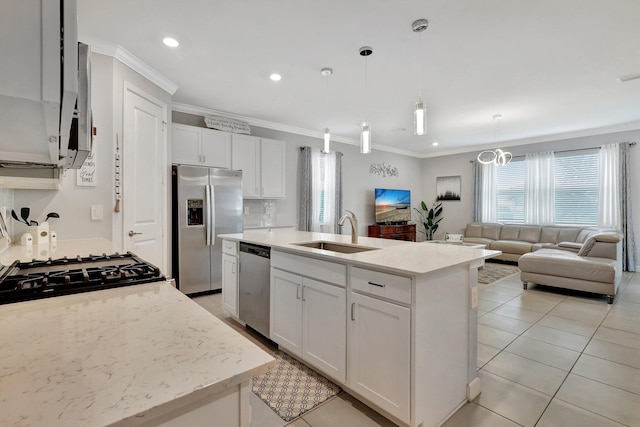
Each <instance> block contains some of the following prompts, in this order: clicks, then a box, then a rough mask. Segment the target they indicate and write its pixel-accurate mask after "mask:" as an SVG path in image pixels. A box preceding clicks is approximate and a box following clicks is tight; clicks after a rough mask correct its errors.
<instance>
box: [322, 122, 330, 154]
mask: <svg viewBox="0 0 640 427" xmlns="http://www.w3.org/2000/svg"><path fill="white" fill-rule="evenodd" d="M322 151H323V152H324V153H329V152H331V133H330V132H329V128H324V150H322Z"/></svg>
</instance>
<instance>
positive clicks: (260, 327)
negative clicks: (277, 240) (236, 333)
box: [238, 242, 271, 338]
mask: <svg viewBox="0 0 640 427" xmlns="http://www.w3.org/2000/svg"><path fill="white" fill-rule="evenodd" d="M239 261H240V275H239V280H238V282H239V284H238V293H239V300H238V309H239V317H240V320H242V321H243V322H244V323H246V324H247V325H249V326H251V327H252V328H253V329H255V330H256V331H258V332H260V333H261V334H262V335H264V336H265V337H267V338H268V337H269V307H270V298H269V293H270V290H271V285H270V283H271V248H270V247H267V246H259V245H253V244H250V243H244V242H240V259H239Z"/></svg>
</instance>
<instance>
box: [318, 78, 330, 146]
mask: <svg viewBox="0 0 640 427" xmlns="http://www.w3.org/2000/svg"><path fill="white" fill-rule="evenodd" d="M320 74H322V76H323V77H326V80H327V84H326V86H325V110H326V112H327V115H329V77H331V75H332V74H333V69H332V68H329V67H324V68H322V69H321V70H320ZM322 152H323V153H330V152H331V131H330V130H329V126H325V128H324V149H323V150H322Z"/></svg>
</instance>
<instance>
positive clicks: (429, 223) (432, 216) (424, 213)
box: [413, 202, 442, 240]
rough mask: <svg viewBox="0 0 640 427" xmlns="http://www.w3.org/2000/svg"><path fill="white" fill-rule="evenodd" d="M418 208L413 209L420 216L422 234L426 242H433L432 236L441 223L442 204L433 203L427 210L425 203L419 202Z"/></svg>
mask: <svg viewBox="0 0 640 427" xmlns="http://www.w3.org/2000/svg"><path fill="white" fill-rule="evenodd" d="M420 208H422V210H420V209H418V208H413V209H414V210H415V211H416V212H417V213H418V215H419V216H420V222H421V223H422V225H423V226H424V234H425V237H426V239H427V240H433V234H434V233H435V232H436V230H437V229H438V224H439V223H440V221H442V216H441V215H442V203H438V204H436V203H433V204H432V205H431V208H430V209H429V208H427V204H426V203H425V202H420Z"/></svg>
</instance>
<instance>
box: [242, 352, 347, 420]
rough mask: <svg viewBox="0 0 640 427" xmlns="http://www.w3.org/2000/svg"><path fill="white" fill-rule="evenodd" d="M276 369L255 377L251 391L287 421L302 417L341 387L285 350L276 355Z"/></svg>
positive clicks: (337, 391) (274, 355) (273, 368)
mask: <svg viewBox="0 0 640 427" xmlns="http://www.w3.org/2000/svg"><path fill="white" fill-rule="evenodd" d="M273 357H274V358H275V359H276V364H275V366H274V367H272V368H271V369H269V370H268V371H267V372H265V373H264V374H262V375H258V376H257V377H253V385H252V391H253V392H254V393H255V394H256V395H257V396H258V397H259V398H260V399H261V400H262V401H263V402H264V403H266V404H267V405H269V407H270V408H271V409H273V410H274V411H275V413H276V414H278V416H279V417H280V418H282V419H283V420H285V421H291V420H292V419H294V418H296V417H299V416H300V415H301V414H303V413H304V412H306V411H308V410H309V409H311V408H313V407H315V406H318V405H319V404H321V403H322V402H324V401H326V400H327V399H329V398H330V397H333V396H335V395H336V394H338V393H340V391H341V390H340V387H338V386H337V385H335V384H334V383H332V382H331V381H329V380H328V379H326V378H325V377H323V376H322V375H320V374H318V373H317V372H314V371H313V370H312V369H310V368H308V367H307V366H305V365H303V364H302V363H300V362H298V361H297V360H296V359H294V358H293V357H291V356H289V355H288V354H286V353H284V352H282V351H276V352H275V353H274V354H273Z"/></svg>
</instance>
